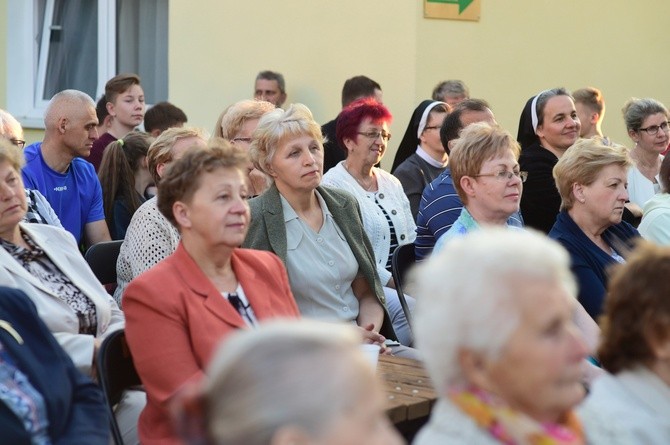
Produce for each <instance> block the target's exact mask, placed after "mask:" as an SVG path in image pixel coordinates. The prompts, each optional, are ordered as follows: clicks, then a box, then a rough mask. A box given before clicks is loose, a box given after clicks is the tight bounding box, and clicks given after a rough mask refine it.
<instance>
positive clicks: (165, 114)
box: [144, 102, 188, 137]
mask: <svg viewBox="0 0 670 445" xmlns="http://www.w3.org/2000/svg"><path fill="white" fill-rule="evenodd" d="M186 122H188V118H187V117H186V113H184V111H182V109H181V108H179V107H177V106H175V105H172V104H171V103H170V102H158V103H157V104H156V105H154V106H152V107H151V108H149V109H148V110H147V112H146V113H144V131H146V132H147V133H149V134H150V135H151V136H153V137H158V136H159V135H160V134H161V133H162V132H164V131H165V130H167V129H168V128H174V127H177V128H181V127H183V126H184V124H185V123H186Z"/></svg>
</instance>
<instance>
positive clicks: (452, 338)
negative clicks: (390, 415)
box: [414, 228, 576, 395]
mask: <svg viewBox="0 0 670 445" xmlns="http://www.w3.org/2000/svg"><path fill="white" fill-rule="evenodd" d="M415 274H416V277H415V279H416V282H417V283H418V289H417V292H416V295H415V296H416V297H417V304H416V311H415V315H416V322H415V325H414V326H415V328H414V330H415V335H416V340H417V345H418V347H419V349H420V350H421V351H422V352H423V353H424V360H425V363H426V368H427V369H428V371H429V373H430V375H431V378H432V379H433V383H434V384H435V387H436V389H437V390H438V393H439V394H441V395H444V394H447V391H448V388H450V387H452V386H454V385H459V384H464V383H468V382H466V380H465V375H464V373H463V371H462V370H461V368H460V366H459V361H458V353H459V349H461V348H467V349H469V350H471V351H475V352H479V353H482V354H485V355H486V356H488V357H489V358H491V359H492V360H495V359H496V358H497V357H499V355H500V353H501V351H502V349H503V347H504V346H505V345H506V343H507V341H508V340H509V338H510V336H511V334H512V333H513V332H514V330H515V329H516V328H517V327H518V325H519V322H520V317H521V314H520V311H519V305H518V304H517V303H516V302H515V299H516V296H517V295H518V292H519V290H520V289H521V288H522V287H523V286H524V283H525V282H526V280H529V279H532V280H546V281H547V282H550V283H557V284H558V285H562V286H563V287H564V288H565V289H566V290H567V291H568V293H569V294H570V295H576V285H575V281H574V278H573V276H572V274H571V272H570V258H569V256H568V254H567V252H566V251H565V249H563V248H562V247H561V246H560V245H559V244H558V243H557V242H555V241H553V240H551V239H549V238H548V237H547V236H546V235H544V234H541V233H540V232H536V231H534V230H513V229H505V228H482V229H481V230H478V231H475V232H472V233H470V234H467V235H465V236H463V237H460V238H455V239H453V240H451V241H450V242H449V243H447V244H446V245H445V248H444V249H443V250H442V251H440V252H439V253H437V254H435V255H433V256H431V257H430V259H429V260H428V261H426V262H425V263H423V264H421V265H420V266H418V267H417V270H416V271H415ZM445 274H448V277H446V278H445ZM538 297H540V298H541V297H542V296H541V295H538Z"/></svg>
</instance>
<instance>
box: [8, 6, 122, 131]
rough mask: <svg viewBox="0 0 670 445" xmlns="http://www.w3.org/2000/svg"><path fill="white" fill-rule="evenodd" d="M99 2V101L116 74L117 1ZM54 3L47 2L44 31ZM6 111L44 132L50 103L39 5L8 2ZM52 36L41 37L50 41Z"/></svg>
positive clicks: (97, 91)
mask: <svg viewBox="0 0 670 445" xmlns="http://www.w3.org/2000/svg"><path fill="white" fill-rule="evenodd" d="M97 1H98V80H97V87H96V97H94V98H93V99H94V100H96V101H97V99H98V98H99V97H100V96H101V95H102V94H103V92H104V90H105V83H106V82H107V79H109V78H111V77H112V76H114V75H115V74H116V0H97ZM53 4H54V0H47V7H46V9H45V27H46V26H49V25H48V23H49V22H50V20H49V22H48V21H47V19H49V18H50V16H51V15H50V12H53ZM7 10H8V14H7V34H8V39H7V41H8V45H7V110H8V111H9V112H10V113H12V115H13V116H14V117H16V118H17V119H18V120H19V122H21V124H22V125H23V127H24V128H44V111H45V109H46V106H47V103H48V102H47V101H46V100H43V99H41V98H40V95H41V94H38V91H43V88H44V78H45V70H46V63H45V62H46V60H48V50H47V51H43V52H42V54H41V55H40V57H41V58H42V59H43V60H42V62H43V63H42V64H41V65H40V60H38V52H39V45H38V42H37V41H36V38H35V36H37V31H38V30H37V26H38V23H37V1H36V0H8V1H7ZM49 37H50V35H49V33H47V32H44V33H42V39H43V40H45V41H48V39H49Z"/></svg>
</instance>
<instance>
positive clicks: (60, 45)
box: [39, 0, 98, 100]
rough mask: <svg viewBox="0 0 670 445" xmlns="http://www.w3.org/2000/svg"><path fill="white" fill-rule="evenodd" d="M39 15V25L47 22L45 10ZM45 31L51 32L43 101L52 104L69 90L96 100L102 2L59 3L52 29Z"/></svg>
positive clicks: (73, 0)
mask: <svg viewBox="0 0 670 445" xmlns="http://www.w3.org/2000/svg"><path fill="white" fill-rule="evenodd" d="M40 3H41V2H40ZM47 4H48V2H47ZM40 6H41V5H40ZM39 12H40V13H41V19H40V20H39V22H43V20H44V8H40V11H39ZM42 29H43V32H50V38H49V48H48V51H49V57H48V59H47V67H46V76H45V81H44V90H43V94H42V98H43V99H44V100H49V99H51V97H52V96H53V95H54V94H56V93H57V92H59V91H61V90H64V89H68V88H74V89H77V90H81V91H84V92H86V93H88V94H89V95H90V96H91V97H94V96H95V90H96V84H97V80H98V2H97V1H91V0H55V1H54V9H53V20H52V22H51V26H50V27H48V24H47V26H45V27H43V28H42ZM40 50H41V51H44V50H45V48H40Z"/></svg>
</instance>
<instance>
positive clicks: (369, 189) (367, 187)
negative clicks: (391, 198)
mask: <svg viewBox="0 0 670 445" xmlns="http://www.w3.org/2000/svg"><path fill="white" fill-rule="evenodd" d="M343 165H344V169H345V170H346V171H347V173H349V174H350V175H351V177H352V178H354V179H355V180H356V182H358V184H359V185H360V186H361V187H363V190H365V191H366V192H374V191H376V190H373V189H375V188H376V185H377V179H376V177H375V176H374V174H373V176H372V182H371V183H370V184H369V185H366V184H365V182H363V181H362V180H361V179H358V178H357V177H356V175H354V174H353V173H351V170H349V166H348V165H347V162H346V161H344V163H343Z"/></svg>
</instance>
